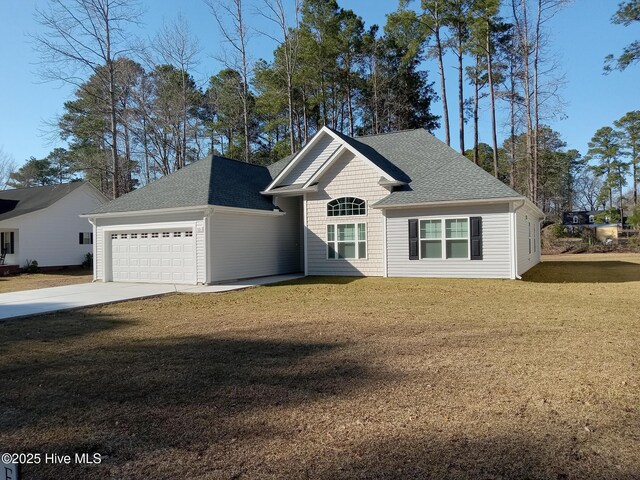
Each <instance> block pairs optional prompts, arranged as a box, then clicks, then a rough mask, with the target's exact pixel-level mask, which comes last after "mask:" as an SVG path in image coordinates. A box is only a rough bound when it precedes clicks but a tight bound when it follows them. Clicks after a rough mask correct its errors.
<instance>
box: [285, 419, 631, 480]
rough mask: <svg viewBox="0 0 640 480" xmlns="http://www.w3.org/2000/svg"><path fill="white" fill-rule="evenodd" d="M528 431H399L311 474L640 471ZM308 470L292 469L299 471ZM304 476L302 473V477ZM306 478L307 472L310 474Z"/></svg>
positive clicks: (565, 478) (622, 478)
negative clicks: (408, 433)
mask: <svg viewBox="0 0 640 480" xmlns="http://www.w3.org/2000/svg"><path fill="white" fill-rule="evenodd" d="M555 434H556V432H553V431H551V432H549V433H548V434H547V435H546V436H545V437H543V438H540V437H538V436H537V435H536V434H532V433H531V432H528V431H518V430H516V431H513V432H510V433H509V434H498V433H496V434H488V435H484V436H483V435H479V436H475V435H474V433H473V432H469V435H468V436H462V437H451V436H449V435H446V434H438V433H437V432H431V433H426V432H425V433H423V434H422V435H420V434H417V435H412V436H407V437H403V436H398V437H397V438H391V439H385V440H383V441H381V442H378V443H367V444H363V445H356V446H355V447H353V448H352V452H353V453H352V455H351V456H350V457H345V456H342V457H340V458H339V459H336V461H335V462H334V463H333V464H331V463H329V465H326V466H322V467H321V468H319V469H318V471H315V472H314V473H313V474H312V475H309V477H311V478H331V479H352V478H358V479H360V478H361V479H364V478H367V479H369V478H376V479H405V478H415V479H418V478H420V479H502V480H506V479H513V480H524V479H554V480H556V479H558V480H569V479H593V480H596V479H598V480H599V479H602V478H615V479H619V480H632V479H637V478H638V473H640V472H638V470H636V469H634V468H633V467H632V465H626V466H622V465H619V464H618V465H616V464H617V463H618V462H617V461H616V460H615V459H614V458H612V457H608V456H606V455H605V456H602V455H601V454H598V453H595V452H594V451H593V450H591V449H590V448H588V447H585V446H584V445H582V446H581V445H580V444H579V443H578V442H577V441H575V439H570V438H563V437H557V436H555ZM301 473H302V472H296V473H294V472H291V474H292V475H293V476H297V475H299V474H301ZM299 478H302V475H301V476H300V477H299ZM305 478H306V476H305Z"/></svg>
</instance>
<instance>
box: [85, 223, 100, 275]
mask: <svg viewBox="0 0 640 480" xmlns="http://www.w3.org/2000/svg"><path fill="white" fill-rule="evenodd" d="M87 220H89V223H90V224H91V229H92V230H93V245H92V246H91V247H92V248H91V249H92V250H93V260H92V262H93V280H91V283H95V282H97V281H98V280H97V279H96V275H97V274H98V270H97V268H96V262H97V258H98V255H97V253H98V247H97V245H98V227H97V226H96V224H95V219H93V218H91V217H89V218H87ZM102 243H103V247H104V242H102Z"/></svg>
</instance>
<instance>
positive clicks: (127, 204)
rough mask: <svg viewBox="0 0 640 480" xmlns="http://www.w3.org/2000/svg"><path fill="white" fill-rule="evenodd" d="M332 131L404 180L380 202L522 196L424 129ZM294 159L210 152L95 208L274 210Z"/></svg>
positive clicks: (101, 210) (377, 204)
mask: <svg viewBox="0 0 640 480" xmlns="http://www.w3.org/2000/svg"><path fill="white" fill-rule="evenodd" d="M332 131H333V130H332ZM333 132H334V133H335V134H337V135H338V136H339V137H340V138H341V139H343V140H344V141H345V142H347V143H348V144H349V145H350V146H351V147H352V148H354V149H356V150H357V151H358V152H359V153H360V154H362V155H363V156H365V157H366V158H368V159H369V160H371V161H372V162H373V163H374V164H375V165H377V166H378V167H379V168H381V169H382V170H384V171H385V172H386V173H388V174H389V175H390V176H391V177H393V178H395V179H396V180H400V181H402V182H405V183H406V185H403V186H400V187H396V188H395V189H394V191H392V192H391V193H390V194H389V195H388V196H387V197H385V198H384V199H382V200H380V201H379V202H377V203H376V204H375V205H376V206H381V207H384V206H400V205H411V204H422V203H437V202H446V201H454V200H484V199H495V198H506V199H508V198H521V195H520V194H518V193H517V192H515V191H514V190H512V189H511V188H509V187H508V186H506V185H505V184H504V183H502V182H501V181H500V180H498V179H496V178H495V177H493V176H492V175H491V174H489V173H487V172H486V171H485V170H483V169H482V168H480V167H479V166H477V165H475V164H474V163H473V162H471V161H470V160H468V159H467V158H466V157H464V156H462V155H460V154H459V153H457V152H455V151H454V150H453V149H452V148H450V147H448V146H447V145H446V144H444V143H443V142H441V141H440V140H438V139H436V138H435V137H434V136H433V135H431V134H430V133H428V132H427V131H426V130H424V129H416V130H407V131H403V132H396V133H386V134H381V135H372V136H365V137H357V138H355V139H354V138H351V137H348V136H346V135H344V134H342V133H339V132H337V131H333ZM293 158H294V155H289V156H287V157H285V158H283V159H282V160H279V161H278V162H275V163H273V164H271V165H269V166H268V167H264V166H260V165H253V164H249V163H245V162H240V161H237V160H231V159H228V158H224V157H219V156H211V155H210V156H208V157H206V158H205V159H203V160H200V161H197V162H195V163H193V164H191V165H189V166H187V167H185V168H183V169H181V170H179V171H177V172H175V173H172V174H171V175H167V176H165V177H162V178H160V179H159V180H156V181H155V182H153V183H151V184H149V185H147V186H145V187H142V188H140V189H138V190H134V191H133V192H130V193H127V194H126V195H123V196H122V197H119V198H117V199H116V200H113V201H111V202H109V203H106V204H104V205H102V206H101V207H99V208H98V209H97V210H94V211H93V212H91V213H92V214H101V213H112V212H113V213H114V212H130V211H144V210H157V209H163V208H180V207H196V206H205V205H220V206H228V207H238V208H249V209H256V210H274V209H276V208H277V207H275V206H274V205H273V202H272V200H271V197H269V196H264V195H262V194H260V192H261V191H264V189H265V188H266V187H267V186H268V185H269V184H270V183H271V182H272V180H273V179H274V178H276V177H277V176H278V174H280V173H281V172H282V171H283V169H284V168H285V167H286V166H287V165H288V164H289V162H291V160H292V159H293ZM296 187H297V186H296ZM1 218H2V217H1V216H0V219H1Z"/></svg>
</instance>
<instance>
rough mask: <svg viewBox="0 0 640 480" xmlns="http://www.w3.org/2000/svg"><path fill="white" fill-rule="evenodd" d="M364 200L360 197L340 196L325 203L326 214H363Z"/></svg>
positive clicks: (364, 210)
mask: <svg viewBox="0 0 640 480" xmlns="http://www.w3.org/2000/svg"><path fill="white" fill-rule="evenodd" d="M365 214H366V208H365V201H364V200H362V199H361V198H354V197H342V198H336V199H335V200H331V201H330V202H329V203H327V216H329V217H344V216H346V215H365Z"/></svg>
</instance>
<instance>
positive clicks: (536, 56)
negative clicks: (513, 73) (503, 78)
mask: <svg viewBox="0 0 640 480" xmlns="http://www.w3.org/2000/svg"><path fill="white" fill-rule="evenodd" d="M541 22H542V0H538V15H537V18H536V33H535V35H536V38H535V46H534V51H533V92H532V94H533V132H532V133H533V138H532V144H533V151H532V154H533V202H534V203H536V202H537V200H538V164H539V155H538V150H539V145H538V132H539V130H540V105H539V98H538V80H539V64H540V24H541Z"/></svg>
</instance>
